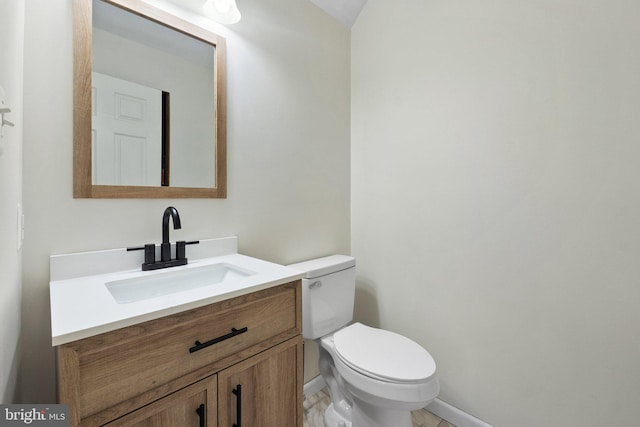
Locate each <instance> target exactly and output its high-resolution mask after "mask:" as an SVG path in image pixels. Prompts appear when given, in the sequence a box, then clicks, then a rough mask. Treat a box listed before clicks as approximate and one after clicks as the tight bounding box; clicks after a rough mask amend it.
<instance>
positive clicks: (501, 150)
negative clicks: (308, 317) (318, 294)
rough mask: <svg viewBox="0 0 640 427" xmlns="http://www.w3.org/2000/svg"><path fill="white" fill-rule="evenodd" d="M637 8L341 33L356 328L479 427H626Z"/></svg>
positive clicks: (550, 8)
mask: <svg viewBox="0 0 640 427" xmlns="http://www.w3.org/2000/svg"><path fill="white" fill-rule="evenodd" d="M638 22H640V3H638V2H637V1H635V0H611V1H603V0H600V1H587V2H585V1H582V0H553V1H551V0H542V1H535V2H530V1H524V0H515V1H513V0H490V1H485V2H465V1H459V0H449V1H432V0H431V1H417V0H416V1H406V2H403V4H402V7H393V8H390V7H389V6H388V2H386V1H382V0H369V2H368V4H367V6H365V9H364V11H363V13H362V14H361V16H360V18H359V20H358V21H357V22H356V24H355V26H354V27H353V29H352V40H351V42H352V100H351V102H352V141H351V143H352V253H353V254H354V256H355V257H356V258H357V262H358V274H359V291H358V296H357V305H358V308H357V309H358V313H357V316H358V318H359V319H361V320H365V321H368V322H371V323H374V324H379V325H382V326H383V327H385V328H388V329H391V330H395V331H399V332H401V333H404V334H406V335H408V336H410V337H412V338H414V339H415V340H417V341H418V342H420V343H421V344H422V345H424V346H425V347H426V348H428V349H429V351H430V352H431V354H432V355H433V356H434V358H435V360H436V363H437V366H438V373H439V376H440V380H441V386H442V391H441V396H440V397H441V398H442V399H443V400H445V401H446V402H449V403H451V404H453V405H454V406H457V407H459V408H461V409H462V410H464V411H466V412H468V413H470V414H472V415H475V416H476V417H479V418H481V419H483V420H485V421H487V422H489V423H491V424H494V425H496V426H518V427H526V426H541V425H564V426H604V425H637V424H638V408H637V406H638V390H639V389H640V364H639V363H638V361H639V360H640V334H638V325H640V309H638V307H640V286H639V284H640V280H639V279H640V262H639V260H640V186H639V183H640V167H638V159H640V144H639V143H638V141H639V140H640V115H639V114H640V78H639V76H640V49H638V40H640V26H639V25H638Z"/></svg>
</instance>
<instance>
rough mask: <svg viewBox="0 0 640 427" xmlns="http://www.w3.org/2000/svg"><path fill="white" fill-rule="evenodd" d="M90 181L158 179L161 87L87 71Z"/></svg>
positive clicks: (114, 182) (153, 183) (155, 183)
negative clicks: (89, 82) (88, 87)
mask: <svg viewBox="0 0 640 427" xmlns="http://www.w3.org/2000/svg"><path fill="white" fill-rule="evenodd" d="M92 89H93V90H92V94H93V96H92V103H93V105H92V111H93V113H92V114H93V117H92V121H91V123H92V124H91V130H92V147H91V153H92V181H93V184H95V185H140V186H159V185H161V173H162V172H161V170H162V91H161V90H158V89H153V88H150V87H147V86H143V85H140V84H137V83H132V82H129V81H126V80H121V79H117V78H115V77H111V76H108V75H106V74H100V73H92Z"/></svg>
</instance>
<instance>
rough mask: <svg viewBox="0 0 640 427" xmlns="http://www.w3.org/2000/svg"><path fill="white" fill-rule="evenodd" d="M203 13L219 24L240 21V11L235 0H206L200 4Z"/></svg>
mask: <svg viewBox="0 0 640 427" xmlns="http://www.w3.org/2000/svg"><path fill="white" fill-rule="evenodd" d="M202 9H203V11H204V14H205V15H206V16H208V17H209V18H211V19H213V20H214V21H216V22H219V23H221V24H235V23H236V22H238V21H240V17H241V15H240V11H239V10H238V6H237V5H236V0H207V1H206V2H205V3H204V6H202Z"/></svg>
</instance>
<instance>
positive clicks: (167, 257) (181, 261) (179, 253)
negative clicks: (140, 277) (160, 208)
mask: <svg viewBox="0 0 640 427" xmlns="http://www.w3.org/2000/svg"><path fill="white" fill-rule="evenodd" d="M169 218H171V219H173V229H174V230H179V229H180V228H182V225H181V224H180V214H179V213H178V210H177V209H176V208H174V207H173V206H169V207H168V208H167V209H165V210H164V214H163V215H162V244H161V245H160V261H156V245H154V244H153V243H148V244H146V245H144V246H139V247H133V248H127V251H137V250H143V249H144V263H143V264H142V270H143V271H147V270H157V269H159V268H167V267H176V266H178V265H185V264H187V257H186V253H185V252H186V251H185V246H186V245H193V244H197V243H200V241H198V240H194V241H192V242H185V241H184V240H181V241H179V242H176V257H175V259H171V242H169Z"/></svg>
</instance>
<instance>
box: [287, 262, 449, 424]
mask: <svg viewBox="0 0 640 427" xmlns="http://www.w3.org/2000/svg"><path fill="white" fill-rule="evenodd" d="M355 265H356V263H355V259H354V258H352V257H348V256H344V255H332V256H328V257H324V258H319V259H314V260H310V261H304V262H301V263H297V264H292V265H290V266H289V267H292V268H295V269H297V270H300V271H304V272H306V276H305V278H303V279H302V329H303V331H302V335H303V336H304V338H306V339H314V340H317V342H318V344H319V346H320V362H319V364H320V373H321V374H322V377H323V378H324V380H325V382H326V383H327V385H328V387H329V394H330V395H331V401H332V403H331V405H330V406H329V408H328V409H327V411H326V412H325V416H324V422H325V426H326V427H411V425H412V424H411V411H413V410H416V409H420V408H424V407H425V406H426V405H427V404H428V403H429V402H431V401H432V400H433V399H435V397H436V396H437V395H438V392H439V391H440V385H439V384H438V378H437V377H436V364H435V362H434V360H433V358H432V357H431V355H430V354H429V353H428V352H427V351H426V350H425V349H424V348H422V347H421V346H420V345H418V344H417V343H415V342H413V341H411V340H410V339H409V338H406V337H404V336H402V335H399V334H396V333H393V332H389V331H385V330H382V329H375V328H371V327H369V326H365V325H363V324H361V323H353V324H350V325H349V326H346V325H347V324H349V323H350V322H351V321H352V320H353V299H354V295H355V287H356V273H355Z"/></svg>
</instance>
